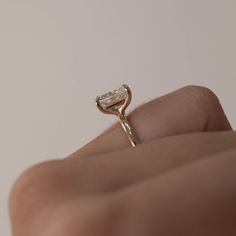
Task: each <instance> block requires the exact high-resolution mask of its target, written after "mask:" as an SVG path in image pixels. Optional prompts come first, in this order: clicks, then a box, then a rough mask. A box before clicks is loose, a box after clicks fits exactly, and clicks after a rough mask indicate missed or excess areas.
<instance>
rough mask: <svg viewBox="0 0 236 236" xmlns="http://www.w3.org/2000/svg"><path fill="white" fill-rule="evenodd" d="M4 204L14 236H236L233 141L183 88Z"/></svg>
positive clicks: (24, 179) (202, 101)
mask: <svg viewBox="0 0 236 236" xmlns="http://www.w3.org/2000/svg"><path fill="white" fill-rule="evenodd" d="M128 118H129V120H130V123H131V124H132V126H133V127H135V130H136V134H137V136H138V138H139V140H140V142H141V144H140V145H138V146H137V147H136V148H133V147H131V146H130V144H129V142H128V139H127V137H126V136H125V134H124V133H123V130H122V128H121V127H120V125H119V124H115V125H113V126H112V127H111V128H109V129H108V130H107V131H106V132H104V133H103V134H102V135H100V136H98V137H97V138H96V139H95V140H93V141H92V142H91V143H89V144H87V145H86V146H85V147H83V148H81V149H80V150H78V151H77V152H75V153H73V154H71V155H70V156H69V157H67V158H66V159H64V160H53V161H49V162H46V163H43V164H39V165H37V166H35V167H32V168H31V169H29V170H28V171H26V172H25V173H24V174H23V175H22V176H21V177H20V178H19V179H18V180H17V182H16V184H15V186H14V188H13V190H12V193H11V197H10V212H11V219H12V229H13V235H14V236H80V235H81V236H111V235H112V236H113V235H114V236H156V235H161V236H167V235H168V236H169V235H171V236H177V235H181V236H185V235H188V236H193V235H194V236H195V235H201V236H203V235H208V236H210V235H214V236H218V235H219V236H223V235H224V236H225V235H227V236H228V235H236V134H235V132H233V131H232V128H231V126H230V124H229V122H228V120H227V118H226V116H225V114H224V111H223V109H222V107H221V105H220V103H219V101H218V99H217V97H216V96H215V95H214V94H213V92H211V91H210V90H208V89H206V88H202V87H197V86H189V87H185V88H183V89H180V90H178V91H175V92H173V93H171V94H168V95H166V96H164V97H161V98H158V99H155V100H153V101H151V102H149V103H147V104H144V105H143V106H141V107H139V108H137V109H136V110H134V111H133V112H132V113H131V114H130V115H129V117H128Z"/></svg>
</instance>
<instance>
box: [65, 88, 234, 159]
mask: <svg viewBox="0 0 236 236" xmlns="http://www.w3.org/2000/svg"><path fill="white" fill-rule="evenodd" d="M104 119H105V118H104ZM128 119H129V121H130V123H131V125H132V126H133V127H134V128H135V133H136V135H137V137H138V139H139V142H140V143H144V142H147V141H150V140H153V139H156V138H162V137H166V136H171V135H176V134H185V133H192V132H201V131H222V130H231V129H232V128H231V126H230V124H229V121H228V120H227V118H226V116H225V114H224V111H223V109H222V107H221V105H220V102H219V100H218V99H217V97H216V95H215V94H214V93H213V92H211V91H210V90H209V89H207V88H203V87H198V86H188V87H185V88H182V89H180V90H177V91H175V92H173V93H171V94H168V95H165V96H163V97H161V98H157V99H155V100H153V101H151V102H148V103H146V104H144V105H143V106H141V107H138V108H137V109H135V110H134V111H133V112H132V113H131V114H130V115H129V116H128ZM129 146H130V143H129V141H128V139H127V137H126V135H125V133H124V132H123V130H122V128H121V126H120V124H118V123H116V124H115V125H113V126H112V127H111V128H109V129H108V130H107V131H105V132H104V133H103V134H101V135H100V136H98V137H97V138H96V139H95V140H93V141H92V142H90V143H89V144H87V145H86V146H84V147H83V148H81V149H80V150H78V151H77V152H75V153H73V154H72V155H70V157H78V156H80V157H82V156H89V155H97V154H102V153H106V152H110V151H115V150H118V149H120V148H125V147H129Z"/></svg>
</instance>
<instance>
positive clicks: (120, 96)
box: [98, 86, 127, 108]
mask: <svg viewBox="0 0 236 236" xmlns="http://www.w3.org/2000/svg"><path fill="white" fill-rule="evenodd" d="M126 97H127V93H126V90H125V88H124V87H123V86H122V87H120V88H118V89H115V90H114V91H111V92H108V93H106V94H104V95H102V96H99V97H98V99H99V103H100V105H101V106H102V107H103V108H107V107H109V106H112V105H114V104H117V103H119V102H121V101H123V100H125V99H126Z"/></svg>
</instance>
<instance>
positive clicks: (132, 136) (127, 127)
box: [119, 114, 138, 147]
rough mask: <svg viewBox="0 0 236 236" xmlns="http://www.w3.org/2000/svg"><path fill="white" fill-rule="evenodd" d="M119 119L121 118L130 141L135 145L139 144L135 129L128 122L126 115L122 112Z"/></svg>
mask: <svg viewBox="0 0 236 236" xmlns="http://www.w3.org/2000/svg"><path fill="white" fill-rule="evenodd" d="M119 120H120V123H121V125H122V127H123V129H124V131H125V133H126V134H127V136H128V138H129V141H130V143H131V144H132V146H133V147H135V146H136V145H137V144H138V140H137V138H136V136H135V133H134V131H133V129H132V128H131V126H130V125H129V122H128V120H127V118H126V116H125V115H124V114H120V115H119Z"/></svg>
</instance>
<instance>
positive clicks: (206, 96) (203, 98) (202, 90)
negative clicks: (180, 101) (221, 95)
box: [183, 85, 220, 105]
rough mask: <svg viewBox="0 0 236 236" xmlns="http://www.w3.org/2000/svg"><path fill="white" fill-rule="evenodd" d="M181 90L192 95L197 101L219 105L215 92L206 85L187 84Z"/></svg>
mask: <svg viewBox="0 0 236 236" xmlns="http://www.w3.org/2000/svg"><path fill="white" fill-rule="evenodd" d="M183 90H184V91H185V92H186V93H187V94H189V95H192V96H193V97H194V98H196V99H197V100H198V101H200V102H202V103H204V104H206V103H207V104H209V103H210V104H215V105H219V103H220V102H219V99H218V97H217V96H216V94H215V93H214V92H213V91H212V90H211V89H209V88H207V87H203V86H197V85H189V86H186V87H184V88H183Z"/></svg>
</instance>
